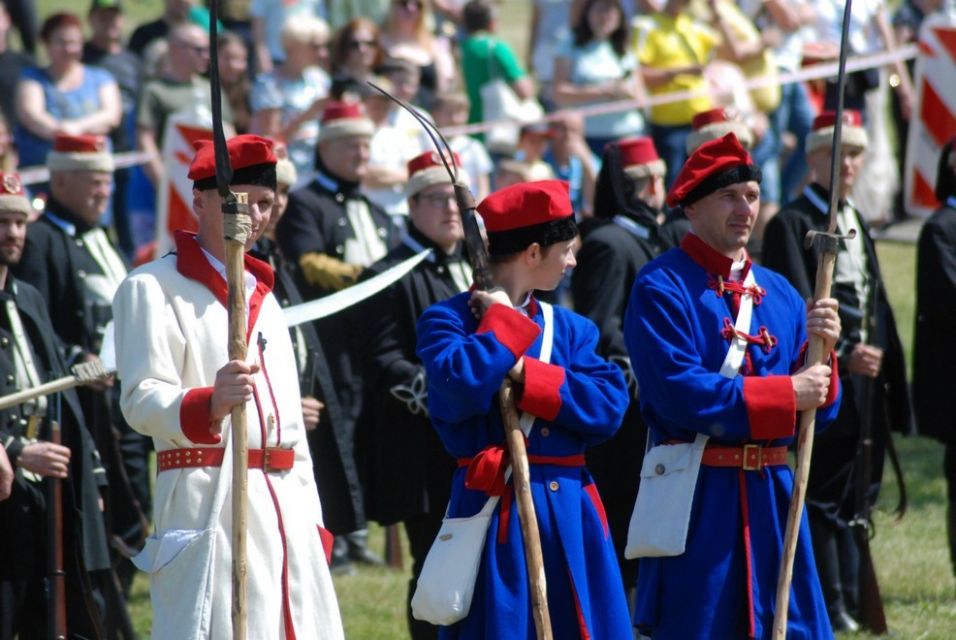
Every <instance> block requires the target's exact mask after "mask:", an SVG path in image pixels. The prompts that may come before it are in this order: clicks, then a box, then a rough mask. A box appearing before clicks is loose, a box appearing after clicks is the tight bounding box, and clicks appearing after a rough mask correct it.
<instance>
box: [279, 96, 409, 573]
mask: <svg viewBox="0 0 956 640" xmlns="http://www.w3.org/2000/svg"><path fill="white" fill-rule="evenodd" d="M373 133H374V126H373V124H372V121H371V120H370V119H369V118H368V117H366V115H365V114H364V112H363V111H362V107H361V105H358V104H348V103H344V102H335V103H331V104H329V105H328V106H327V107H326V109H325V112H324V113H323V115H322V128H321V130H320V132H319V141H318V145H317V147H316V157H315V178H314V179H313V180H312V181H311V182H309V183H308V184H307V185H306V186H304V187H303V188H301V189H297V190H296V191H294V192H292V193H291V194H290V195H289V208H288V210H287V211H286V214H285V215H284V216H283V217H282V219H281V220H280V221H279V225H278V227H276V239H277V241H278V242H279V248H280V249H281V250H282V254H283V256H285V258H286V259H287V260H289V261H290V262H292V263H293V264H295V265H296V266H297V267H298V272H297V276H298V277H297V280H298V284H299V291H300V292H301V293H302V294H303V296H305V298H306V299H308V300H311V299H313V298H317V297H320V296H324V295H326V294H329V293H332V292H334V291H338V290H340V289H343V288H345V287H347V286H349V285H351V284H353V283H354V282H355V281H356V279H357V278H358V276H359V274H360V273H361V272H362V270H363V269H365V268H366V267H368V266H369V265H371V264H372V263H373V262H375V261H376V260H378V259H380V258H382V257H384V256H385V254H386V253H388V251H389V249H392V248H393V247H394V246H395V245H396V244H397V243H398V240H399V234H398V230H397V228H395V227H394V226H393V223H392V222H391V219H390V218H389V216H388V214H386V213H385V212H384V211H383V210H382V209H381V208H380V207H378V206H377V205H375V204H373V203H371V202H369V200H368V198H367V197H365V195H364V194H363V193H362V191H361V189H362V184H361V183H362V180H363V179H364V178H365V176H366V172H367V170H368V161H369V141H370V139H371V137H372V134H373ZM315 328H316V330H317V331H318V333H319V336H320V337H321V340H322V341H323V344H324V345H325V346H326V355H327V356H328V359H329V365H330V367H331V371H332V376H333V378H334V380H335V382H336V389H335V392H336V394H337V395H338V400H339V404H340V405H341V407H342V411H343V416H344V419H343V420H342V422H341V423H340V424H337V425H334V430H331V429H330V430H328V431H326V430H321V431H320V432H319V439H320V443H319V448H318V462H317V467H318V469H319V473H320V474H321V477H320V478H319V491H321V492H322V504H323V505H324V506H325V509H326V515H327V520H326V522H327V524H328V527H329V530H330V531H332V533H334V534H335V535H336V536H337V538H336V548H335V554H334V558H333V566H334V567H335V568H336V569H338V568H342V570H343V571H347V570H348V563H349V561H351V560H354V561H358V562H363V563H370V564H381V563H382V559H381V558H379V557H376V556H375V554H373V553H371V551H370V550H369V549H368V544H367V542H368V529H367V527H366V521H365V512H364V506H363V504H362V487H361V484H360V481H359V477H358V470H357V467H356V463H355V453H354V447H355V442H354V437H355V421H356V420H357V419H358V416H359V414H360V412H361V409H362V376H361V375H360V374H359V372H358V369H359V367H360V365H359V363H358V362H357V360H356V353H355V348H354V344H355V343H354V340H355V337H353V334H352V331H353V327H352V326H351V322H350V320H349V316H348V314H341V313H340V314H336V315H333V316H331V317H329V318H324V319H322V320H319V321H318V322H316V324H315Z"/></svg>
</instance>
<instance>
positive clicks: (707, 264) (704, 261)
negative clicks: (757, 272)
mask: <svg viewBox="0 0 956 640" xmlns="http://www.w3.org/2000/svg"><path fill="white" fill-rule="evenodd" d="M680 248H681V249H682V250H683V251H684V253H686V254H687V255H689V256H690V257H691V259H692V260H693V261H694V262H696V263H697V264H698V265H700V267H701V268H702V269H703V270H704V271H706V272H707V273H712V274H714V275H718V276H721V277H722V278H724V279H725V280H729V279H730V269H731V267H732V266H733V264H734V261H733V260H731V259H730V258H728V257H727V256H725V255H723V254H721V253H718V252H717V250H716V249H714V248H713V247H712V246H710V245H709V244H707V243H706V242H704V241H703V240H701V238H700V236H698V235H697V234H695V233H693V232H690V233H685V234H684V237H683V238H682V239H681V241H680ZM752 265H753V263H752V262H751V261H750V255H749V254H747V250H746V249H744V268H743V271H741V272H740V280H741V282H742V281H743V279H744V278H746V277H747V273H748V272H749V271H750V267H751V266H752Z"/></svg>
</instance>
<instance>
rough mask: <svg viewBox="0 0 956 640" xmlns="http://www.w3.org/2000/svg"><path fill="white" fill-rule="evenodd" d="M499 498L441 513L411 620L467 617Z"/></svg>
mask: <svg viewBox="0 0 956 640" xmlns="http://www.w3.org/2000/svg"><path fill="white" fill-rule="evenodd" d="M539 304H540V305H541V313H542V315H543V316H544V335H543V336H542V339H541V353H540V354H539V358H538V359H539V360H541V361H542V362H550V360H551V347H552V344H553V342H554V324H553V318H554V310H553V309H552V308H551V305H549V304H547V303H545V302H539ZM533 425H534V416H532V415H531V414H529V413H522V414H521V429H522V430H523V431H524V433H525V435H526V436H527V435H528V434H529V433H531V427H532V426H533ZM510 475H511V467H510V466H509V467H508V469H507V470H506V471H505V481H506V482H507V480H508V478H509V477H510ZM498 500H499V496H491V497H490V498H488V501H487V502H485V506H484V507H482V509H481V511H479V512H478V513H477V514H475V515H473V516H470V517H467V518H449V517H447V515H446V517H445V519H444V520H442V525H441V529H440V530H439V531H438V536H437V537H436V538H435V542H433V543H432V546H431V548H430V549H429V550H428V555H427V556H425V564H424V565H423V566H422V573H421V575H420V576H419V577H418V584H417V585H416V586H415V594H414V595H413V596H412V616H413V617H414V618H415V619H416V620H424V621H425V622H430V623H431V624H437V625H450V624H454V623H456V622H458V621H459V620H462V619H463V618H464V617H465V616H467V615H468V611H469V610H470V609H471V598H472V596H473V595H474V593H475V581H476V580H477V579H478V569H479V567H480V566H481V557H482V554H483V553H484V549H485V538H486V537H487V535H488V527H489V526H490V525H491V516H492V515H493V514H494V512H495V507H496V506H498ZM446 514H447V510H446Z"/></svg>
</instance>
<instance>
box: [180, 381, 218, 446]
mask: <svg viewBox="0 0 956 640" xmlns="http://www.w3.org/2000/svg"><path fill="white" fill-rule="evenodd" d="M210 400H212V387H197V388H195V389H190V390H189V391H187V392H186V397H185V398H183V402H182V404H181V405H179V428H180V429H181V430H182V432H183V435H184V436H186V437H187V438H189V441H190V442H192V443H194V444H219V443H220V442H221V441H222V436H220V435H213V434H212V432H211V431H210V430H209V424H210V423H211V422H212V417H211V416H210V415H209V402H210Z"/></svg>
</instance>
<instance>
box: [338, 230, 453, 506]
mask: <svg viewBox="0 0 956 640" xmlns="http://www.w3.org/2000/svg"><path fill="white" fill-rule="evenodd" d="M408 234H409V237H408V240H407V241H406V242H403V243H402V244H401V245H399V246H398V247H396V248H395V249H393V250H392V251H390V252H389V253H388V255H387V256H385V257H384V258H382V259H381V260H379V261H378V262H376V263H375V264H373V265H372V266H371V267H369V269H368V270H367V271H366V272H365V273H363V274H362V277H363V279H364V278H366V277H371V276H374V275H378V274H379V273H382V272H383V271H386V270H387V269H389V268H391V267H393V266H395V265H396V264H398V263H400V262H402V261H404V260H406V259H408V258H411V257H412V256H414V255H415V254H417V253H419V251H421V250H422V249H425V248H430V249H432V253H431V254H430V255H429V257H428V258H426V259H425V260H424V261H423V262H421V263H419V264H418V265H417V266H416V267H415V268H414V269H413V270H412V271H411V272H409V273H408V274H406V275H405V276H404V277H403V278H402V279H401V280H399V281H398V282H396V283H395V284H393V285H392V286H390V287H389V288H387V289H385V290H384V291H382V292H381V293H379V294H378V295H376V296H375V297H373V298H371V299H370V300H368V302H366V303H365V304H364V305H362V306H361V307H360V308H359V309H358V312H357V314H356V324H357V326H359V327H361V331H360V332H359V335H361V336H362V338H363V342H364V347H363V349H362V353H363V358H362V361H363V363H364V365H365V367H364V369H363V372H364V376H365V384H366V387H365V398H366V411H365V412H364V413H363V418H362V421H361V425H360V429H359V442H360V458H361V460H362V468H363V472H364V474H365V476H366V481H365V489H366V495H367V502H366V509H367V512H368V516H369V518H371V519H373V520H376V521H377V522H380V523H381V524H383V525H388V524H394V523H396V522H401V521H404V520H407V519H408V518H410V517H413V516H417V515H421V514H426V513H435V512H439V513H442V512H444V510H445V507H446V506H447V504H448V498H449V495H450V492H451V477H452V474H453V472H454V471H455V468H456V461H455V459H454V458H452V457H451V455H449V454H448V452H447V451H446V450H445V447H444V446H443V445H442V443H441V440H440V439H439V438H438V434H437V432H436V431H435V429H434V428H433V427H432V424H431V421H430V420H429V418H428V411H427V397H428V396H427V389H426V384H425V369H424V367H423V366H422V364H421V361H420V360H419V359H418V356H417V355H416V354H415V345H416V344H417V342H418V334H417V332H416V330H415V327H416V325H417V323H418V318H419V317H420V316H421V314H422V312H424V311H425V309H427V308H428V307H430V306H431V305H433V304H435V303H437V302H441V301H442V300H447V299H448V298H451V297H452V296H454V295H456V294H458V293H461V291H462V289H461V287H460V286H459V284H458V283H456V282H455V280H454V279H453V278H452V273H451V269H460V268H461V264H466V263H462V255H461V248H460V247H459V249H458V250H457V251H456V252H455V253H453V254H452V255H446V254H445V253H444V252H443V251H442V250H441V249H439V248H438V247H436V246H435V245H434V244H433V243H432V242H431V241H430V240H428V239H427V238H426V237H425V236H424V235H422V234H421V233H420V232H419V231H418V230H417V229H416V228H415V227H414V226H413V225H411V224H409V229H408ZM450 263H456V264H450ZM466 269H467V271H466V274H467V275H469V276H470V267H466ZM468 280H469V281H470V277H469V278H468Z"/></svg>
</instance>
